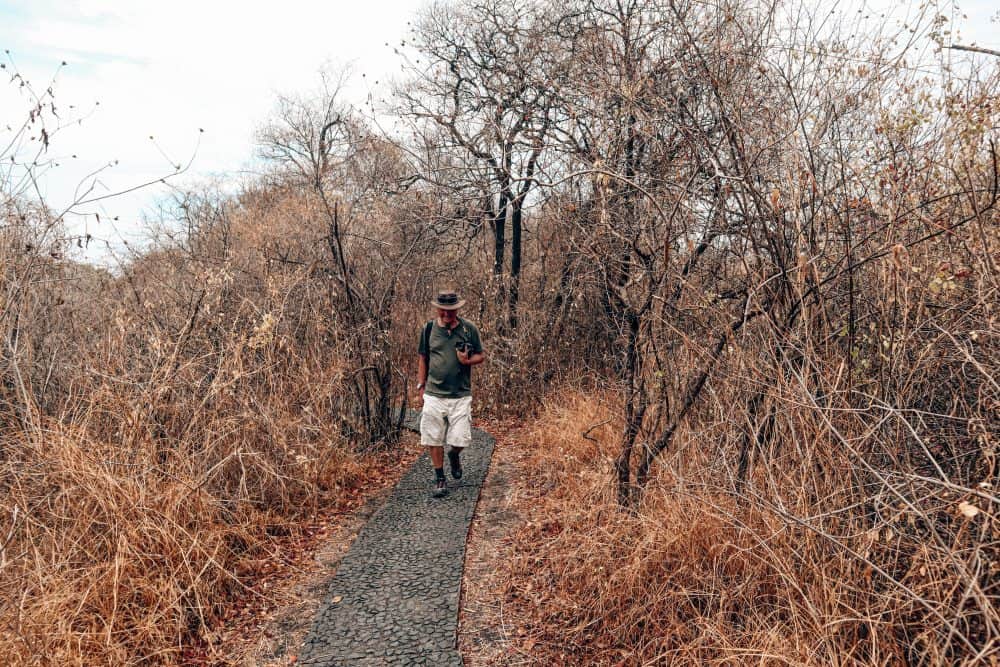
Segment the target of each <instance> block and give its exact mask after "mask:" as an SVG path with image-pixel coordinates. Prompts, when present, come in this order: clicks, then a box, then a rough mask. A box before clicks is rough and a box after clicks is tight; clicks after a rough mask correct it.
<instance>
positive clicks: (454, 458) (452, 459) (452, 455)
mask: <svg viewBox="0 0 1000 667" xmlns="http://www.w3.org/2000/svg"><path fill="white" fill-rule="evenodd" d="M458 454H459V453H458V451H457V450H455V449H449V450H448V463H450V464H451V476H452V477H453V478H454V479H462V461H461V460H460V459H459V456H458Z"/></svg>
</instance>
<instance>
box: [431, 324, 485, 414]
mask: <svg viewBox="0 0 1000 667" xmlns="http://www.w3.org/2000/svg"><path fill="white" fill-rule="evenodd" d="M428 325H429V326H428ZM428 334H429V335H428ZM459 342H464V343H469V345H470V346H471V348H472V350H471V352H470V354H478V353H480V352H482V351H483V344H482V342H481V341H480V340H479V329H477V328H476V325H474V324H473V323H472V322H469V321H468V320H464V319H462V318H461V317H460V318H458V324H457V325H455V328H454V329H451V330H450V331H449V330H448V329H446V328H444V327H442V326H441V325H440V324H438V322H437V318H434V319H433V320H431V321H430V322H429V323H428V324H426V325H424V327H423V328H422V329H421V330H420V345H419V347H418V348H417V351H418V352H419V353H420V354H421V355H423V356H424V357H427V388H426V389H425V391H426V392H427V393H428V394H430V395H431V396H437V397H438V398H462V397H463V396H472V366H468V365H466V364H463V363H461V362H460V361H459V360H458V352H456V350H455V344H456V343H459Z"/></svg>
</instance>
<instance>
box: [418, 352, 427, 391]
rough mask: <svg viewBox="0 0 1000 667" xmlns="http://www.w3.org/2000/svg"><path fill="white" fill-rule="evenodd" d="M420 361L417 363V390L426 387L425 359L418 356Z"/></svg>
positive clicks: (422, 356)
mask: <svg viewBox="0 0 1000 667" xmlns="http://www.w3.org/2000/svg"><path fill="white" fill-rule="evenodd" d="M417 356H419V357H420V361H419V362H418V363H417V389H423V388H424V387H426V386H427V357H426V356H424V355H422V354H420V355H417Z"/></svg>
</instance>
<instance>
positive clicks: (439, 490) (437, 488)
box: [431, 479, 448, 498]
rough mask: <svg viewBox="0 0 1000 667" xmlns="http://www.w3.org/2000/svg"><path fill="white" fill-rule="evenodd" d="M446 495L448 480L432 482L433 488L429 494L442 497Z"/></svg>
mask: <svg viewBox="0 0 1000 667" xmlns="http://www.w3.org/2000/svg"><path fill="white" fill-rule="evenodd" d="M446 495H448V482H447V481H445V480H443V479H439V480H437V481H436V482H434V490H433V491H431V496H433V497H434V498H444V497H445V496H446Z"/></svg>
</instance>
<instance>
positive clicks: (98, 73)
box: [0, 0, 1000, 258]
mask: <svg viewBox="0 0 1000 667" xmlns="http://www.w3.org/2000/svg"><path fill="white" fill-rule="evenodd" d="M423 4H424V2H423V1H422V0H368V1H367V2H366V1H364V0H361V1H357V0H351V1H336V0H334V1H328V2H315V1H308V0H283V1H281V2H269V3H261V2H253V1H247V0H243V1H240V2H235V1H231V0H200V1H197V2H196V1H194V0H170V1H167V2H164V1H163V0H159V1H157V2H153V1H148V0H0V50H2V49H7V50H9V51H10V56H9V57H10V58H12V59H13V63H14V64H15V65H16V67H17V69H18V71H20V72H21V73H22V74H23V75H24V76H25V77H26V78H29V79H30V80H31V81H32V83H33V84H34V86H35V87H36V88H39V89H41V90H44V89H45V87H46V86H47V85H48V82H49V80H50V79H51V78H52V76H53V74H54V73H55V72H56V71H57V70H59V64H60V62H61V61H66V62H67V63H68V64H67V66H66V67H64V68H62V69H61V70H59V73H58V76H57V79H56V86H55V88H56V95H57V101H58V103H59V105H60V108H61V109H62V110H63V115H64V117H65V115H66V114H67V113H68V106H69V105H71V104H72V105H74V106H75V107H76V111H77V112H78V113H81V112H83V113H89V110H91V109H92V108H93V105H94V103H95V102H99V103H100V106H99V107H97V108H96V109H93V113H89V115H88V116H87V118H86V120H85V122H84V123H83V124H82V125H81V126H79V127H71V128H67V129H66V130H64V131H62V132H61V133H60V134H59V135H58V136H57V137H55V138H54V139H53V148H52V153H53V155H55V156H56V157H59V158H60V167H59V168H58V169H54V170H52V171H51V172H50V173H49V174H48V175H47V176H46V178H45V179H43V181H42V183H41V187H42V191H43V194H44V195H45V197H46V199H47V200H48V201H49V203H50V205H51V206H53V208H56V209H60V208H61V207H62V206H64V205H65V204H68V203H69V202H71V201H72V199H73V190H74V187H75V186H76V185H77V184H78V183H79V182H80V181H81V180H82V179H83V178H84V176H85V175H86V174H88V173H90V172H92V171H94V170H96V169H99V168H100V167H101V165H103V164H105V163H107V162H109V161H113V160H118V164H117V166H115V167H114V168H113V169H109V170H106V171H104V172H102V173H101V175H100V183H99V186H98V187H99V188H100V189H101V190H102V191H118V190H122V189H126V188H129V187H132V186H135V185H137V184H139V183H142V182H145V181H148V180H155V179H157V178H159V177H161V176H164V175H167V174H169V173H170V172H171V171H173V166H172V165H173V164H186V163H187V162H188V161H189V160H191V158H192V157H194V162H193V163H192V165H191V169H190V170H189V171H188V172H187V173H185V174H184V175H183V176H182V177H180V178H179V179H178V180H177V181H176V182H177V184H178V185H189V184H192V183H198V182H202V181H205V180H208V179H211V178H213V177H219V178H230V179H232V178H233V177H234V176H238V175H239V174H240V173H241V172H244V171H246V170H248V169H252V166H253V165H252V155H253V140H254V130H255V128H257V127H258V126H259V125H260V124H261V123H262V122H263V121H264V120H265V119H266V118H267V116H268V114H269V112H270V111H271V110H272V109H273V105H274V97H275V93H277V92H292V93H294V92H304V91H307V90H309V89H310V88H313V87H314V86H315V85H316V83H317V81H318V77H317V72H318V70H319V69H320V68H321V67H322V66H323V64H324V63H327V62H329V63H332V64H333V65H334V66H338V65H345V64H352V66H353V71H354V72H355V76H354V78H353V87H352V89H351V90H350V91H349V95H350V97H351V99H352V100H353V101H354V102H355V103H356V104H359V105H361V104H363V103H364V99H365V98H366V97H367V96H368V95H369V94H372V95H374V96H375V97H376V98H378V97H382V96H384V95H385V94H386V91H387V87H386V86H385V81H386V80H387V79H388V78H390V77H392V76H394V75H395V74H396V73H398V71H399V65H400V61H399V59H398V57H397V56H395V55H394V53H393V45H395V44H397V43H398V42H399V40H400V39H401V38H402V37H403V35H404V32H405V29H406V22H407V21H408V20H410V19H411V18H412V17H413V15H414V13H415V12H416V11H417V9H419V7H420V6H421V5H423ZM877 4H879V5H889V4H894V5H896V6H897V7H899V6H905V3H898V2H897V3H891V2H890V0H879V2H878V3H877ZM997 10H998V7H997V3H995V2H992V1H991V0H975V1H974V2H966V3H963V4H962V11H963V12H964V13H966V14H968V15H969V20H968V21H967V23H966V26H965V29H964V30H963V33H964V34H963V41H964V42H965V43H972V42H977V43H978V44H979V45H981V46H987V47H992V48H1000V37H995V36H994V33H1000V25H998V24H996V23H995V22H994V23H991V19H992V18H993V17H994V16H995V14H996V12H997ZM387 42H388V43H389V45H388V46H387V45H386V43H387ZM6 57H7V56H4V55H3V54H2V53H0V58H6ZM7 62H8V63H10V60H7ZM7 71H8V72H9V71H10V65H9V64H8V70H7ZM361 74H365V76H364V77H362V76H361ZM376 81H379V82H380V83H379V86H378V87H376V86H375V82H376ZM0 84H2V85H0V130H2V128H3V127H4V126H5V125H7V124H8V123H15V122H16V123H18V124H20V122H21V115H22V113H23V110H24V109H25V108H26V107H25V105H24V101H23V97H19V94H18V91H17V89H16V88H15V87H13V86H10V85H7V84H6V77H3V78H0ZM12 110H13V111H12ZM12 114H16V115H14V117H12ZM200 129H204V133H201V132H200V131H199V130H200ZM150 136H152V137H154V140H150ZM0 138H2V132H0ZM0 149H2V146H0ZM74 154H75V155H76V158H75V159H74V158H71V157H70V156H72V155H74ZM163 192H164V190H163V188H162V186H160V187H156V188H149V189H144V190H142V191H140V192H139V193H136V194H133V195H128V196H123V197H119V198H115V199H112V200H109V201H104V202H101V203H100V204H95V205H93V206H89V207H87V208H86V210H85V211H84V212H86V213H94V212H97V213H100V215H101V219H102V221H101V222H100V223H98V222H97V221H96V217H94V216H93V215H88V216H76V217H73V218H70V219H69V220H68V222H69V223H70V225H71V226H72V228H73V230H74V231H76V232H79V231H84V230H85V231H87V232H89V233H91V234H92V235H93V236H94V237H95V238H97V239H101V240H105V241H107V242H110V243H111V244H112V246H113V247H115V248H120V247H121V242H122V240H123V239H129V240H132V241H133V243H134V242H135V241H136V240H137V239H138V237H137V236H136V235H137V234H138V232H139V229H140V226H139V225H138V221H139V219H140V218H141V216H142V212H143V210H147V211H148V210H150V209H151V206H152V203H153V202H154V201H155V199H156V197H157V196H162V193H163ZM115 216H118V217H119V221H118V222H117V223H112V222H111V220H112V218H114V217H115ZM104 252H106V251H104V250H103V248H102V245H101V244H95V247H94V248H92V249H91V251H90V252H89V253H88V254H89V255H90V256H91V257H92V258H99V256H100V254H101V253H104Z"/></svg>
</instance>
